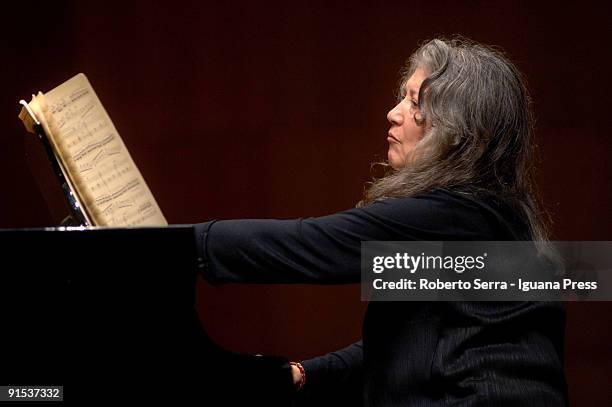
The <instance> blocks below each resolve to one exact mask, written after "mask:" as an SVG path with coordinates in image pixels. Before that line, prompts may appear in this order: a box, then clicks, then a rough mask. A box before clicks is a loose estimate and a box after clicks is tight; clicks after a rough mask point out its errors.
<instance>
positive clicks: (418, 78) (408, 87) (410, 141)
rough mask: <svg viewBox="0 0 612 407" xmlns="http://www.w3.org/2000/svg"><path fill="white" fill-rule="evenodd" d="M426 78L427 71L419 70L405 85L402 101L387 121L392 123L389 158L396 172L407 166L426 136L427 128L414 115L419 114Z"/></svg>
mask: <svg viewBox="0 0 612 407" xmlns="http://www.w3.org/2000/svg"><path fill="white" fill-rule="evenodd" d="M425 78H427V73H426V71H425V70H423V69H422V68H417V69H416V70H415V71H414V73H413V74H412V76H411V77H410V78H408V80H407V81H406V82H405V83H404V84H403V86H402V89H401V93H400V97H401V100H400V101H399V103H398V104H397V105H396V106H395V107H394V108H393V109H391V110H390V111H389V113H387V120H388V121H389V123H391V128H390V129H389V133H388V137H387V141H388V142H389V151H388V152H387V158H388V160H389V164H390V165H391V167H393V168H394V169H396V170H397V169H399V168H401V167H403V166H404V165H405V164H406V158H407V156H408V154H409V153H410V151H412V149H413V148H414V146H415V145H416V143H417V142H418V141H419V140H421V139H422V138H423V135H424V134H425V126H419V125H417V124H416V122H415V120H414V115H415V114H416V113H417V112H418V107H417V106H418V96H419V89H420V88H421V83H423V81H424V80H425Z"/></svg>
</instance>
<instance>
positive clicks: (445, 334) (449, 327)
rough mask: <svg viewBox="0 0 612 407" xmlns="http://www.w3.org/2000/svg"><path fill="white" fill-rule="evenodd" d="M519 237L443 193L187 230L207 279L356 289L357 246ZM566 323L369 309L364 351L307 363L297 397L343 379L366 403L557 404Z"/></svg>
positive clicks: (502, 309)
mask: <svg viewBox="0 0 612 407" xmlns="http://www.w3.org/2000/svg"><path fill="white" fill-rule="evenodd" d="M525 230H526V228H525V226H524V224H523V222H521V220H520V219H518V218H517V217H516V216H515V214H514V213H513V212H512V211H511V210H510V209H509V208H507V207H505V206H504V205H502V204H499V203H496V202H494V201H490V200H486V199H473V198H468V197H466V196H464V195H462V194H459V193H456V192H450V191H446V190H438V191H434V192H431V193H426V194H420V195H418V196H414V197H409V198H393V199H386V200H382V201H377V202H375V203H372V204H370V205H368V206H365V207H363V208H354V209H350V210H347V211H344V212H340V213H337V214H333V215H329V216H323V217H318V218H307V219H296V220H227V221H211V222H206V223H201V224H198V225H196V235H197V240H198V250H199V261H200V268H201V270H202V274H203V276H204V277H205V278H206V279H207V280H208V281H210V282H212V283H225V282H236V283H310V284H337V283H355V282H359V280H360V277H361V274H360V249H361V242H362V241H371V240H394V241H401V240H427V241H438V240H439V241H444V240H522V239H526V238H527V235H526V233H525ZM564 328H565V317H564V311H563V308H562V306H561V305H560V304H558V303H543V302H537V303H536V302H507V303H494V302H481V303H476V302H372V303H370V304H369V306H368V309H367V311H366V316H365V319H364V324H363V347H361V343H358V344H355V345H353V346H351V347H349V348H347V349H345V350H343V351H341V352H340V353H334V354H330V355H326V356H323V357H321V358H315V359H313V360H310V361H305V368H306V370H307V375H308V377H309V382H308V384H307V387H308V388H306V389H305V393H306V394H310V395H311V396H313V397H314V396H315V395H316V393H317V391H319V390H320V391H322V392H323V393H325V394H328V391H329V389H333V388H334V387H335V384H337V386H338V388H341V387H343V386H344V385H346V383H349V382H350V383H360V386H362V388H360V389H355V391H357V392H359V391H362V395H363V403H364V405H366V406H407V405H408V406H450V405H452V406H464V405H465V406H476V405H478V406H480V405H482V406H510V405H516V406H526V405H533V406H559V405H565V404H566V403H567V401H566V400H567V397H566V384H565V379H564V374H563V337H564ZM355 378H358V380H355ZM349 387H350V386H349ZM323 389H326V390H323Z"/></svg>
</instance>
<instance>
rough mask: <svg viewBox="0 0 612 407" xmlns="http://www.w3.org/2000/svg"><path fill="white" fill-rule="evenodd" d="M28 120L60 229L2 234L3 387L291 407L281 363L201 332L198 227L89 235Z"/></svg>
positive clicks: (68, 398)
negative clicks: (218, 342) (226, 345)
mask: <svg viewBox="0 0 612 407" xmlns="http://www.w3.org/2000/svg"><path fill="white" fill-rule="evenodd" d="M20 103H21V104H22V105H23V106H24V109H27V103H25V102H24V101H22V102H20ZM28 111H29V109H28ZM29 114H30V116H31V118H32V120H33V123H34V129H35V130H36V136H37V137H26V138H25V139H24V140H25V144H26V145H25V147H26V154H27V156H28V157H27V160H26V161H27V162H28V165H29V166H30V169H31V170H32V172H33V175H34V178H35V180H36V181H37V182H38V184H39V185H38V186H39V189H40V191H41V193H42V196H43V198H44V199H45V201H46V203H47V207H48V208H49V210H50V213H51V215H52V217H53V221H54V224H57V225H62V226H58V227H51V228H40V229H19V230H2V229H0V323H1V324H2V326H1V328H0V346H1V348H0V349H1V357H0V388H2V386H14V387H20V386H40V387H44V386H63V401H62V402H58V404H62V405H63V404H70V405H78V406H87V405H93V404H100V402H104V403H105V404H106V405H115V404H123V403H124V402H128V403H130V404H137V405H141V404H148V403H149V402H155V403H156V404H157V402H158V401H160V400H163V401H170V402H171V403H172V404H171V405H194V404H197V405H251V404H255V405H269V406H272V405H290V404H291V402H290V399H291V398H292V393H293V392H294V390H293V384H292V379H291V374H290V368H289V366H288V364H287V360H286V359H285V358H284V357H280V356H273V355H264V356H261V355H250V354H239V353H234V352H231V351H229V350H226V349H223V348H221V347H220V346H218V345H216V344H215V343H213V342H212V341H211V340H210V339H209V337H208V335H207V334H206V331H205V329H204V327H203V326H202V325H201V323H200V320H199V317H198V315H197V312H196V309H195V283H196V279H197V278H198V270H197V259H196V247H195V235H194V230H193V227H192V226H191V225H177V226H168V227H138V228H136V227H133V228H108V227H106V228H99V227H91V226H88V225H90V224H91V223H88V220H87V217H86V214H85V213H84V211H83V208H82V207H81V206H80V204H79V201H78V199H77V197H76V194H75V191H74V190H73V189H72V187H71V184H70V182H69V180H68V176H67V175H66V172H65V171H64V168H63V167H62V164H61V161H60V160H59V159H58V158H57V156H56V155H55V153H54V151H53V150H52V148H51V145H50V143H49V141H48V138H47V136H46V134H45V132H44V129H43V127H42V126H41V124H40V123H39V122H38V121H37V120H36V117H35V116H34V115H33V113H32V112H31V111H29ZM66 215H68V216H66ZM70 225H72V226H70ZM5 396H6V394H0V403H4V401H3V400H2V397H5ZM52 403H53V402H52ZM17 405H24V401H23V400H22V401H18V402H17Z"/></svg>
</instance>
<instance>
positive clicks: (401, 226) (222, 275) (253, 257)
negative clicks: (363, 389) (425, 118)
mask: <svg viewBox="0 0 612 407" xmlns="http://www.w3.org/2000/svg"><path fill="white" fill-rule="evenodd" d="M451 212H452V211H449V210H448V205H447V204H446V202H445V201H444V200H443V199H439V198H438V197H436V196H435V195H433V196H432V195H425V196H420V197H412V198H397V199H388V200H384V201H378V202H375V203H373V204H371V205H368V206H365V207H363V208H353V209H350V210H346V211H343V212H339V213H336V214H333V215H328V216H322V217H317V218H305V219H291V220H276V219H244V220H224V221H210V222H204V223H199V224H196V225H195V233H196V242H197V249H198V267H199V268H200V271H201V273H202V275H203V276H204V278H205V279H206V280H207V281H209V282H210V283H213V284H216V283H227V282H233V283H314V284H341V283H356V282H359V281H360V261H361V257H360V255H361V242H362V241H370V240H428V239H430V240H434V239H440V238H443V237H444V236H445V235H446V233H447V232H448V230H447V228H448V225H452V224H453V222H452V221H451V220H450V217H451V216H452V213H451ZM452 233H454V231H452Z"/></svg>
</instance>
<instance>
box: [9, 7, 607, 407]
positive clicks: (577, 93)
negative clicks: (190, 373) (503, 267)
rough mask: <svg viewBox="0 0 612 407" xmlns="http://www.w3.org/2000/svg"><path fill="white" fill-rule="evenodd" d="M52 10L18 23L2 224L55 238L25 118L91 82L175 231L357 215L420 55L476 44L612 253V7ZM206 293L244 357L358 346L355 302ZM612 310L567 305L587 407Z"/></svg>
mask: <svg viewBox="0 0 612 407" xmlns="http://www.w3.org/2000/svg"><path fill="white" fill-rule="evenodd" d="M13 3H15V2H13ZM49 3H51V2H45V3H43V2H41V4H40V5H38V6H37V7H38V8H33V7H32V8H29V7H28V6H12V8H11V7H7V6H4V7H5V9H4V10H3V15H2V24H1V27H0V30H1V31H0V34H1V35H0V41H2V42H1V43H0V44H1V47H2V48H1V51H2V53H1V55H2V75H0V76H1V77H0V137H2V148H0V165H1V168H0V182H1V183H2V188H3V191H4V192H3V199H2V202H1V204H0V227H3V228H9V227H29V226H43V225H48V224H49V223H50V217H49V214H48V212H47V209H46V207H45V204H44V202H43V200H42V198H41V196H40V194H39V193H38V191H37V189H36V186H35V183H34V181H33V179H32V176H31V175H30V174H29V172H28V170H27V168H26V166H25V163H24V160H23V158H24V157H23V140H22V138H23V137H28V136H27V135H26V134H25V133H24V131H23V129H22V127H21V124H20V122H19V121H18V120H17V118H16V115H17V112H18V109H17V105H16V102H17V100H18V99H20V98H25V97H27V96H28V95H29V94H30V93H32V92H34V91H37V90H42V91H46V90H49V89H51V88H52V87H54V86H56V85H57V84H59V83H61V82H63V81H64V80H66V79H68V78H69V77H71V76H72V75H73V74H75V73H77V72H84V73H86V74H87V75H88V77H89V79H90V81H91V82H92V84H93V86H94V87H95V89H96V90H97V92H98V95H99V96H100V98H101V99H102V101H103V103H104V104H105V106H106V108H107V110H108V111H109V113H110V115H111V117H112V118H113V120H114V123H115V125H116V127H117V128H118V129H119V131H120V133H121V135H122V137H123V139H124V141H125V143H126V145H127V146H128V148H129V150H130V152H131V154H132V156H133V158H134V160H135V161H136V163H137V164H138V166H139V168H140V170H141V172H142V173H143V175H144V177H145V178H146V180H147V182H148V183H149V186H150V188H151V190H152V191H153V193H154V195H155V196H156V198H157V200H158V203H159V205H160V206H161V208H162V209H163V211H164V213H165V215H166V217H167V219H168V220H169V222H170V223H191V222H196V221H203V220H206V219H212V218H218V219H222V218H241V217H261V218H265V217H275V218H289V217H301V216H316V215H322V214H327V213H331V212H334V211H337V210H340V209H344V208H348V207H351V206H353V205H354V203H355V202H356V201H357V200H358V199H359V197H360V193H361V191H362V188H363V184H364V182H365V181H366V180H368V178H369V163H370V162H371V161H372V160H374V159H376V157H384V156H385V154H386V145H387V143H386V141H385V137H386V136H385V134H386V130H387V128H388V124H387V123H386V120H385V114H386V112H387V110H388V109H389V108H390V107H391V106H392V104H393V100H394V89H395V86H396V83H397V80H398V75H397V73H398V70H399V68H400V67H401V65H402V63H403V62H404V60H405V59H406V58H407V56H408V55H409V54H410V52H411V51H412V50H414V48H415V47H416V45H417V44H418V43H419V42H420V41H422V40H425V39H428V38H431V37H433V36H436V35H450V34H454V33H461V34H463V35H465V36H468V37H471V38H473V39H475V40H478V41H482V42H484V43H488V44H495V45H499V46H501V47H502V48H504V49H505V50H506V51H507V53H508V54H509V55H510V57H511V59H513V60H514V61H515V62H516V63H517V64H518V65H519V67H520V68H521V69H522V70H523V72H524V73H525V74H526V76H527V78H528V80H529V84H530V88H531V91H532V93H533V97H534V101H535V109H536V112H537V116H538V128H537V135H538V137H539V140H540V145H541V152H542V162H541V163H540V164H538V165H539V168H540V178H539V180H540V187H541V189H542V192H543V195H544V198H545V201H546V203H547V206H548V207H549V209H550V211H551V212H552V214H553V217H554V219H555V225H554V229H555V232H556V237H557V238H558V239H563V240H587V239H594V240H612V237H611V235H610V231H611V230H612V228H611V226H612V219H611V211H610V206H611V204H612V179H611V174H612V163H611V161H612V160H610V157H609V156H610V153H611V152H612V139H611V137H610V132H609V129H610V116H611V115H610V113H609V112H608V109H609V108H610V103H609V100H610V97H609V93H610V85H609V81H610V74H609V72H610V58H609V51H610V36H609V34H608V32H607V31H606V30H605V29H604V28H605V27H606V26H607V25H608V22H609V18H608V17H609V15H610V10H609V9H603V8H599V9H596V8H592V7H589V8H586V7H585V8H584V9H580V8H579V6H561V5H560V4H561V3H560V2H555V3H551V4H550V5H533V4H531V3H541V2H509V1H508V2H503V3H501V2H487V1H482V2H445V3H440V2H436V3H435V4H434V2H429V3H425V2H409V1H402V2H396V3H395V4H393V2H372V3H371V4H370V5H366V4H365V3H359V5H357V4H352V3H358V2H346V3H345V4H343V3H341V2H304V3H303V4H302V5H297V6H296V5H293V4H292V3H293V2H284V3H278V4H276V5H271V3H269V2H246V3H247V4H249V5H245V6H241V5H238V4H236V2H211V4H205V2H193V4H189V2H167V4H165V5H151V4H149V3H150V2H148V1H140V2H133V3H129V4H127V5H126V4H121V5H120V6H119V5H112V4H104V3H100V2H95V3H93V2H92V4H96V6H93V5H85V4H82V3H85V2H74V3H72V2H64V3H61V4H59V3H57V2H53V3H54V7H53V8H52V7H51V6H50V5H49ZM379 3H383V4H385V5H384V6H381V5H380V4H379ZM491 3H493V4H491ZM58 4H59V5H58ZM262 4H266V6H265V7H264V6H262ZM374 4H377V5H374ZM198 292H199V297H198V298H199V299H198V306H199V309H200V311H201V316H202V319H203V321H204V322H205V324H206V326H207V328H208V330H209V331H210V333H211V335H212V336H213V338H214V339H216V340H217V341H218V342H219V343H221V344H222V345H224V346H226V347H229V348H231V349H234V350H239V351H247V352H254V351H259V352H264V353H265V352H267V353H282V354H286V355H288V356H290V357H292V358H302V357H308V356H313V355H316V354H318V353H321V352H326V351H330V350H333V349H334V348H335V347H339V346H342V345H345V344H348V343H349V342H350V341H352V340H355V339H357V338H358V337H359V330H360V321H361V315H362V312H363V309H364V304H362V303H360V300H359V290H358V288H357V287H355V286H344V287H304V286H274V287H271V286H258V287H253V286H224V287H220V288H212V287H210V286H208V285H206V284H204V283H202V282H201V283H200V284H199V286H198ZM611 312H612V307H611V306H610V303H591V304H568V318H569V322H568V332H567V372H568V378H569V381H570V390H571V395H572V400H573V404H574V405H581V404H582V403H583V402H584V400H589V401H590V405H595V404H597V403H599V405H603V403H604V402H607V401H608V399H607V398H606V397H607V396H606V395H607V390H608V389H609V388H610V387H611V386H612V379H611V377H612V376H611V375H610V374H609V371H610V369H611V368H612V348H611V347H610V343H612V328H611V326H612V325H611V323H610V322H611V319H610V314H611Z"/></svg>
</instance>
